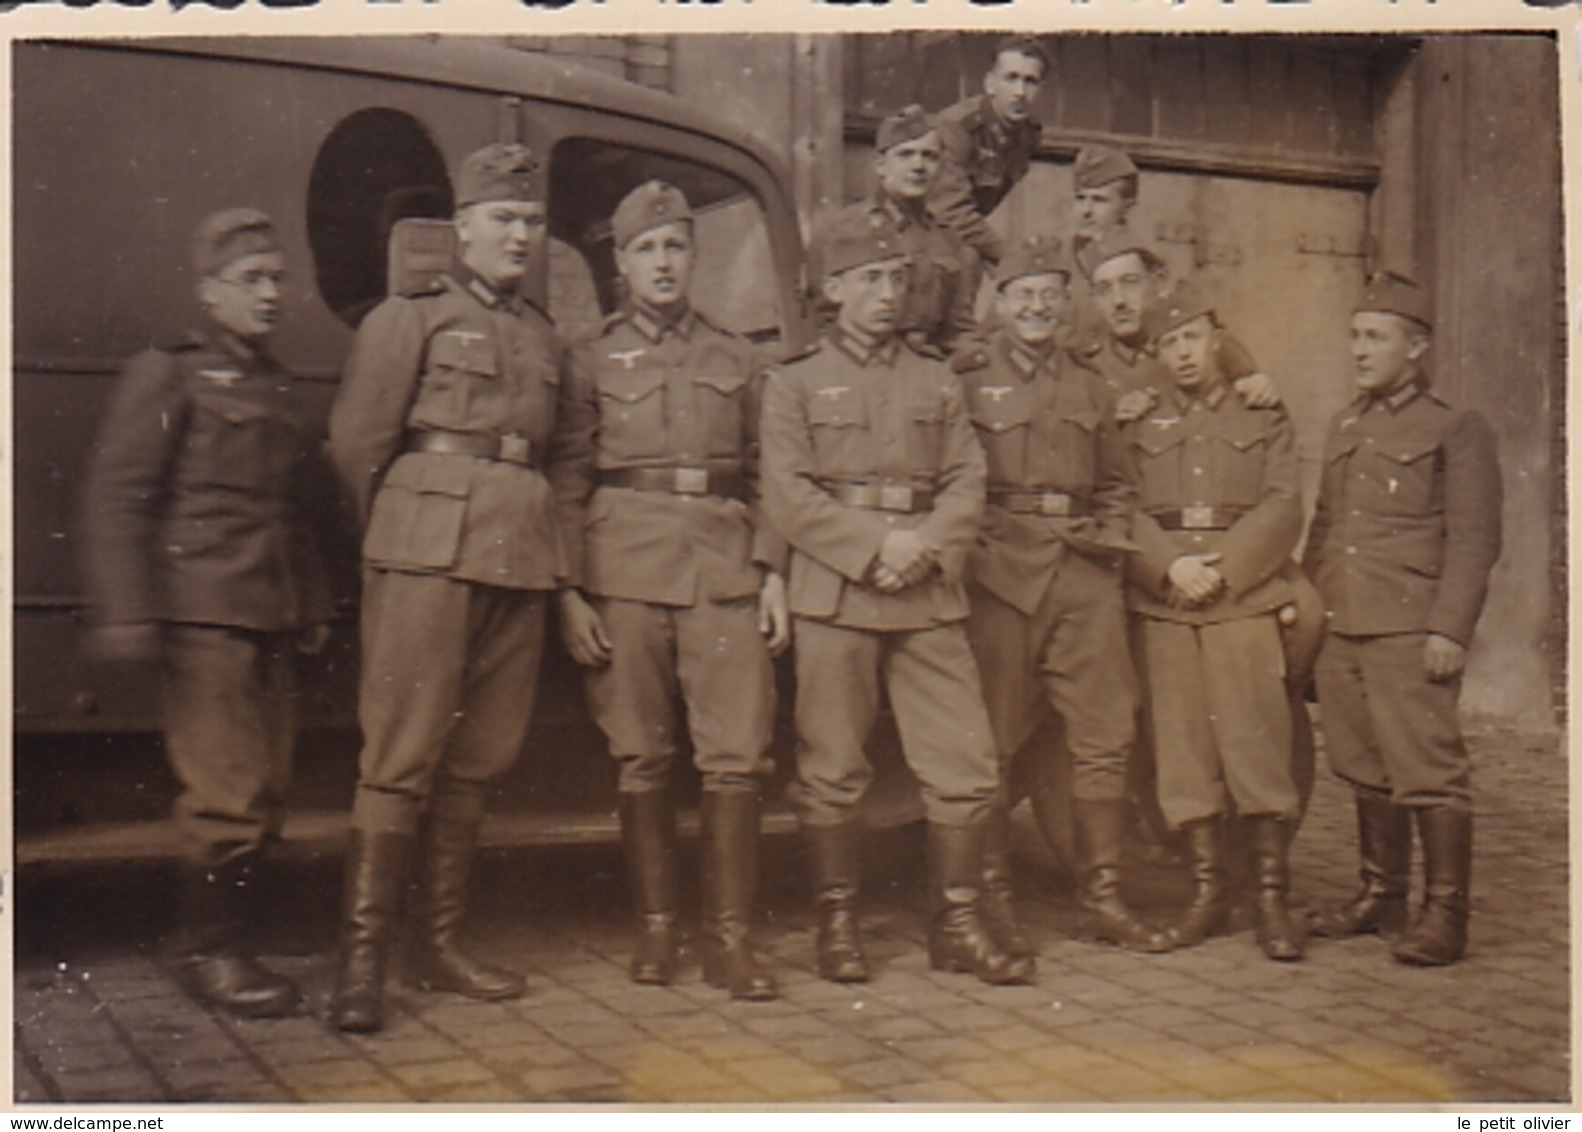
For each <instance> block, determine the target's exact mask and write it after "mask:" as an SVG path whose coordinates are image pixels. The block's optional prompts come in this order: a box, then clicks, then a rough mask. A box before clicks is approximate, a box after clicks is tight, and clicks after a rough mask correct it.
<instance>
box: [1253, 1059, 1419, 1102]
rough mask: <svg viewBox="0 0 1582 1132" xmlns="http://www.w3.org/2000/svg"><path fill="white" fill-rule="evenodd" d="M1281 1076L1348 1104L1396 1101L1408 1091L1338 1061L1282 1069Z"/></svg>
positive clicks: (1332, 1099) (1383, 1078)
mask: <svg viewBox="0 0 1582 1132" xmlns="http://www.w3.org/2000/svg"><path fill="white" fill-rule="evenodd" d="M1280 1076H1281V1077H1282V1078H1283V1079H1285V1080H1286V1081H1289V1082H1291V1083H1292V1084H1295V1085H1298V1086H1300V1087H1301V1088H1304V1089H1311V1090H1313V1091H1314V1092H1317V1093H1319V1094H1320V1095H1321V1096H1323V1097H1325V1098H1326V1099H1328V1100H1330V1101H1335V1102H1338V1103H1344V1104H1367V1103H1369V1102H1370V1101H1371V1102H1378V1101H1386V1100H1395V1099H1398V1098H1400V1097H1401V1094H1402V1092H1403V1091H1404V1090H1403V1089H1402V1087H1401V1085H1400V1083H1399V1082H1395V1081H1391V1080H1390V1079H1388V1078H1385V1077H1380V1076H1379V1075H1377V1074H1375V1073H1369V1072H1367V1071H1366V1070H1363V1069H1359V1068H1358V1067H1356V1066H1354V1065H1346V1064H1344V1063H1342V1062H1335V1061H1332V1062H1329V1063H1327V1064H1324V1065H1308V1066H1301V1067H1299V1068H1295V1069H1288V1070H1282V1071H1281V1073H1280Z"/></svg>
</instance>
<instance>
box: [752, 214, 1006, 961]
mask: <svg viewBox="0 0 1582 1132" xmlns="http://www.w3.org/2000/svg"><path fill="white" fill-rule="evenodd" d="M816 246H817V254H818V256H819V260H818V262H819V263H820V264H822V268H823V271H824V280H823V289H824V294H825V297H826V298H827V299H828V300H829V301H830V302H831V303H832V304H834V306H835V307H836V308H837V315H836V320H835V324H834V325H833V326H832V327H830V329H829V330H828V332H827V333H826V335H825V336H824V338H823V340H822V341H821V342H820V343H819V344H818V346H817V347H815V348H814V350H813V351H812V352H810V353H809V354H807V355H805V356H803V357H801V358H798V359H796V360H794V361H792V362H789V363H787V364H786V365H785V366H784V368H782V369H781V370H779V371H778V372H776V373H774V374H773V375H772V376H771V378H770V382H769V389H768V393H767V397H766V403H765V409H764V421H763V445H764V510H765V513H766V514H767V516H768V517H769V519H770V521H771V522H772V523H773V524H774V527H775V529H776V530H777V531H778V532H779V533H780V534H781V535H783V536H784V537H785V539H786V540H787V541H788V542H789V543H790V546H791V574H790V592H789V601H790V608H791V614H792V616H793V618H794V619H795V620H794V622H793V624H794V628H795V633H796V642H797V644H796V675H797V703H796V724H797V733H798V737H799V740H800V749H799V752H798V757H797V778H796V783H795V785H794V787H793V798H792V800H793V805H794V807H795V809H796V811H797V816H798V818H799V820H800V822H801V824H802V828H803V832H804V834H805V836H806V838H807V845H808V851H809V854H810V857H811V861H812V867H813V873H814V888H815V895H816V902H817V908H818V940H817V953H818V969H819V973H820V974H821V975H822V976H823V977H824V978H826V979H831V980H833V981H836V982H861V981H863V980H865V979H867V978H868V963H867V959H866V957H865V956H864V954H863V950H862V941H861V934H860V931H859V928H858V923H857V904H858V898H857V880H858V848H859V846H858V841H859V833H858V826H857V821H856V817H857V815H856V806H857V803H858V802H859V801H860V800H861V798H862V795H863V793H864V791H865V790H866V789H867V787H868V784H869V782H870V781H871V780H872V777H873V771H872V768H871V766H870V764H869V762H868V759H867V756H866V754H865V752H864V749H863V748H864V745H865V743H866V742H867V740H868V737H869V733H870V731H871V730H872V728H873V724H874V721H875V718H876V716H877V713H878V708H879V689H880V685H881V682H882V683H883V684H884V685H885V687H886V688H887V690H888V692H889V696H890V703H891V706H892V708H893V710H894V712H895V717H896V724H897V727H898V729H899V731H900V735H901V743H902V747H903V750H904V752H905V755H906V758H907V761H908V763H909V764H910V765H911V767H912V769H913V771H914V772H915V773H916V774H917V777H918V778H919V779H920V780H921V782H922V788H923V802H924V806H925V808H926V810H927V814H928V819H929V824H928V871H929V891H930V894H931V902H932V922H931V926H930V931H929V957H930V961H931V962H932V964H933V966H934V967H936V968H938V969H948V970H965V971H971V972H973V973H975V974H976V975H977V976H978V977H979V978H981V979H983V980H984V981H986V982H990V983H1011V982H1021V981H1025V980H1026V979H1027V978H1028V977H1029V976H1030V975H1031V973H1032V964H1031V963H1029V962H1028V961H1027V960H1026V959H1022V958H1015V957H1012V956H1010V955H1007V954H1006V953H1005V951H1004V949H1002V948H1001V947H1000V945H999V944H998V943H997V942H996V941H995V939H994V938H993V936H991V935H990V934H989V933H988V932H987V931H986V930H985V928H984V926H983V924H982V922H981V921H980V919H979V917H978V908H977V904H978V892H979V888H980V886H981V885H982V883H983V834H984V821H985V819H986V817H987V815H988V808H989V801H990V799H991V798H992V797H993V794H994V790H995V781H996V774H995V765H996V755H995V749H994V739H993V735H992V733H991V731H990V728H989V720H988V717H987V714H986V712H985V709H984V706H983V696H982V692H981V689H980V687H979V684H978V673H977V666H976V665H975V664H974V663H973V659H972V651H971V649H970V647H969V645H968V643H967V636H966V632H965V630H964V628H963V626H962V621H963V619H964V618H965V617H966V615H967V601H966V594H965V592H964V589H963V584H962V577H961V575H962V567H963V563H964V560H965V558H966V554H967V551H968V549H969V548H970V547H971V545H972V543H973V540H974V539H975V538H976V535H977V530H978V521H979V518H980V515H981V513H982V509H983V490H984V488H983V483H984V463H983V453H982V450H981V449H980V448H979V447H978V444H977V441H976V440H975V439H974V437H973V435H972V427H971V425H970V424H969V422H968V420H967V416H966V412H965V410H964V408H963V405H962V398H961V387H960V384H959V382H958V381H957V379H956V377H955V375H954V374H953V373H951V371H950V369H949V367H947V366H945V365H944V364H943V363H941V362H937V361H934V360H932V359H930V358H927V357H924V356H923V355H920V354H917V353H915V352H914V351H913V350H912V349H911V348H910V347H908V346H907V345H905V343H903V342H902V341H900V340H899V338H898V337H897V336H896V326H897V324H898V320H899V318H900V312H901V306H902V303H903V302H904V299H905V295H906V287H907V260H906V253H905V248H904V245H903V244H902V242H901V237H900V233H898V232H897V231H896V229H895V226H894V224H893V223H891V222H890V221H889V220H888V219H887V218H886V217H884V216H883V215H878V216H865V215H862V214H860V213H853V212H850V211H843V212H841V213H839V214H837V215H836V216H835V217H834V218H833V219H832V220H831V221H830V222H829V223H827V224H825V225H824V226H822V230H821V232H820V234H819V237H818V240H817V245H816Z"/></svg>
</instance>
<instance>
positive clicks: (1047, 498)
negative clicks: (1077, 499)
mask: <svg viewBox="0 0 1582 1132" xmlns="http://www.w3.org/2000/svg"><path fill="white" fill-rule="evenodd" d="M1038 513H1039V514H1040V515H1043V516H1045V517H1049V518H1057V519H1063V518H1065V517H1066V516H1067V515H1070V514H1071V496H1069V495H1067V494H1066V493H1065V492H1063V491H1046V492H1044V493H1043V494H1042V495H1040V496H1039V497H1038Z"/></svg>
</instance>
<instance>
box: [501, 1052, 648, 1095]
mask: <svg viewBox="0 0 1582 1132" xmlns="http://www.w3.org/2000/svg"><path fill="white" fill-rule="evenodd" d="M521 1080H522V1085H523V1087H524V1090H525V1098H524V1099H528V1100H541V1101H557V1100H558V1101H565V1100H570V1099H571V1097H572V1095H573V1094H574V1093H577V1092H579V1091H582V1090H586V1089H590V1088H605V1087H608V1088H614V1089H617V1090H620V1092H621V1096H622V1097H623V1099H624V1097H625V1087H626V1084H625V1079H624V1078H623V1077H621V1076H620V1075H619V1074H616V1073H614V1072H612V1071H611V1070H609V1069H606V1068H605V1067H603V1066H601V1065H592V1064H589V1063H588V1062H586V1061H583V1062H579V1063H578V1064H576V1065H557V1066H552V1067H546V1068H543V1069H530V1070H528V1071H527V1072H525V1073H523V1074H522V1077H521Z"/></svg>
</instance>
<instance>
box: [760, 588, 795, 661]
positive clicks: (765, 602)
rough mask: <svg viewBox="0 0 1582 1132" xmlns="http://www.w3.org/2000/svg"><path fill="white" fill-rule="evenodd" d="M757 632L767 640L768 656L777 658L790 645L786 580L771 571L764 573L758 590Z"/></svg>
mask: <svg viewBox="0 0 1582 1132" xmlns="http://www.w3.org/2000/svg"><path fill="white" fill-rule="evenodd" d="M758 631H759V632H760V633H762V634H763V635H764V636H765V637H766V638H768V640H767V642H766V643H767V644H768V646H769V655H770V656H779V655H780V654H781V653H783V652H785V650H786V646H787V645H789V644H790V643H791V614H790V612H789V611H788V610H787V607H786V580H785V579H784V578H782V577H781V576H780V575H779V574H777V573H775V572H774V571H773V570H769V571H766V572H765V573H764V584H763V585H762V587H760V588H759V590H758Z"/></svg>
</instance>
